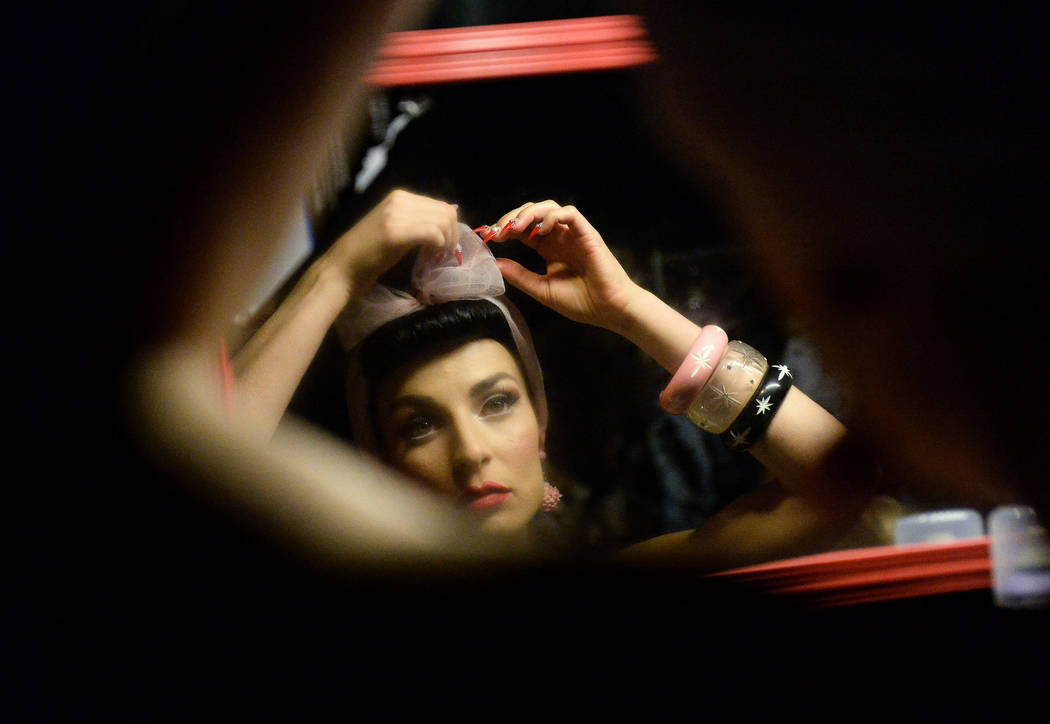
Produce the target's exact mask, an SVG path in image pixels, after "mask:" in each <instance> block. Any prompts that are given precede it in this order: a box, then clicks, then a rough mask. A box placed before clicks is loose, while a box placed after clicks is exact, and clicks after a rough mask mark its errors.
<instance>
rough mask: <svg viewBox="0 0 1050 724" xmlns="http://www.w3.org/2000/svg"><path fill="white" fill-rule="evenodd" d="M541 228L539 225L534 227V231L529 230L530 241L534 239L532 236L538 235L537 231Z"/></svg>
mask: <svg viewBox="0 0 1050 724" xmlns="http://www.w3.org/2000/svg"><path fill="white" fill-rule="evenodd" d="M539 230H540V227H538V226H537V227H536V228H535V229H533V230H532V231H530V232H529V241H532V237H534V236H536V232H537V231H539Z"/></svg>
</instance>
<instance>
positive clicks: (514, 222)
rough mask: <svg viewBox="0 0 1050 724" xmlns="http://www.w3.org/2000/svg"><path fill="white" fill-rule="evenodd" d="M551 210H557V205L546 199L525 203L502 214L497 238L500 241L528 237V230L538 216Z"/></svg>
mask: <svg viewBox="0 0 1050 724" xmlns="http://www.w3.org/2000/svg"><path fill="white" fill-rule="evenodd" d="M552 208H558V203H557V202H556V201H552V200H550V199H548V200H547V201H540V202H538V203H527V204H523V205H521V206H519V207H518V208H517V209H515V210H514V211H512V212H510V213H508V214H504V216H503V217H502V218H501V219H500V222H501V223H502V224H504V226H503V227H502V228H501V230H500V232H501V233H500V234H499V236H498V237H497V238H498V240H500V241H506V240H508V239H523V240H524V239H525V238H527V236H528V228H529V226H530V225H531V224H532V223H533V222H534V221H535V219H536V218H537V217H538V216H542V215H543V214H545V213H546V212H547V211H549V210H550V209H552Z"/></svg>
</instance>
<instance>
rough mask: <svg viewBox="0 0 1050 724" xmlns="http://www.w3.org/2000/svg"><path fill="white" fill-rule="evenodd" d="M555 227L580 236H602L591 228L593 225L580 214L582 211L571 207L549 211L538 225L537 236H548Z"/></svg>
mask: <svg viewBox="0 0 1050 724" xmlns="http://www.w3.org/2000/svg"><path fill="white" fill-rule="evenodd" d="M555 227H561V228H564V229H567V230H569V231H571V232H573V234H574V235H578V236H583V235H594V236H600V235H599V234H598V231H597V229H595V228H594V227H593V226H591V223H590V222H589V221H587V219H586V217H584V215H583V214H581V213H580V210H579V209H577V208H576V207H575V206H571V205H570V206H561V207H558V208H557V209H552V210H551V211H549V212H548V213H547V214H546V215H545V216H544V218H543V219H542V222H541V223H539V224H537V225H536V234H537V235H538V236H546V235H548V234H549V233H550V232H551V231H552V230H554V228H555Z"/></svg>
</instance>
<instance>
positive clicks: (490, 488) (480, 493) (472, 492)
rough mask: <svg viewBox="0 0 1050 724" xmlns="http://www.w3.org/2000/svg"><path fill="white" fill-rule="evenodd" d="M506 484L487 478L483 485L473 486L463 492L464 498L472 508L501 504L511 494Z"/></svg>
mask: <svg viewBox="0 0 1050 724" xmlns="http://www.w3.org/2000/svg"><path fill="white" fill-rule="evenodd" d="M511 492H512V491H511V489H510V488H508V487H507V486H506V485H500V484H499V483H494V482H492V481H491V480H486V481H485V482H483V483H482V484H481V485H477V486H472V487H470V488H467V489H466V490H465V491H464V492H463V497H462V500H463V502H464V503H465V504H466V506H467V508H468V509H470V510H487V509H488V508H494V507H496V506H497V505H500V504H502V503H503V501H505V500H506V499H507V498H509V497H510V495H511Z"/></svg>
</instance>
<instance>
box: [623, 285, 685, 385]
mask: <svg viewBox="0 0 1050 724" xmlns="http://www.w3.org/2000/svg"><path fill="white" fill-rule="evenodd" d="M609 329H610V330H611V331H613V332H616V333H617V334H619V335H620V336H622V337H624V338H625V339H627V340H629V341H630V342H632V343H633V344H635V345H636V346H637V347H638V348H639V349H641V350H642V351H644V352H645V353H646V354H648V355H649V356H650V357H652V358H653V359H654V360H656V362H657V363H659V364H660V366H661V367H663V368H664V369H666V370H667V371H668V372H671V373H674V371H675V370H677V369H678V367H679V365H680V364H681V362H682V360H683V359H684V358H685V356H686V354H688V352H689V348H690V346H692V344H693V342H694V341H695V340H696V337H697V335H698V334H699V333H700V327H698V326H697V325H696V324H694V323H692V322H691V321H689V320H688V319H686V318H685V317H684V316H682V315H681V314H679V313H678V312H676V311H675V310H674V309H672V308H671V307H670V306H668V305H667V303H666V302H664V301H663V300H662V299H660V298H659V297H657V296H656V295H655V294H653V293H652V292H650V291H649V290H647V289H645V288H644V287H640V286H637V285H634V287H633V289H632V290H631V292H630V295H629V296H628V301H627V303H626V304H625V305H624V306H623V312H622V314H621V315H620V316H619V318H618V319H617V320H616V324H615V326H610V327H609Z"/></svg>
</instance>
